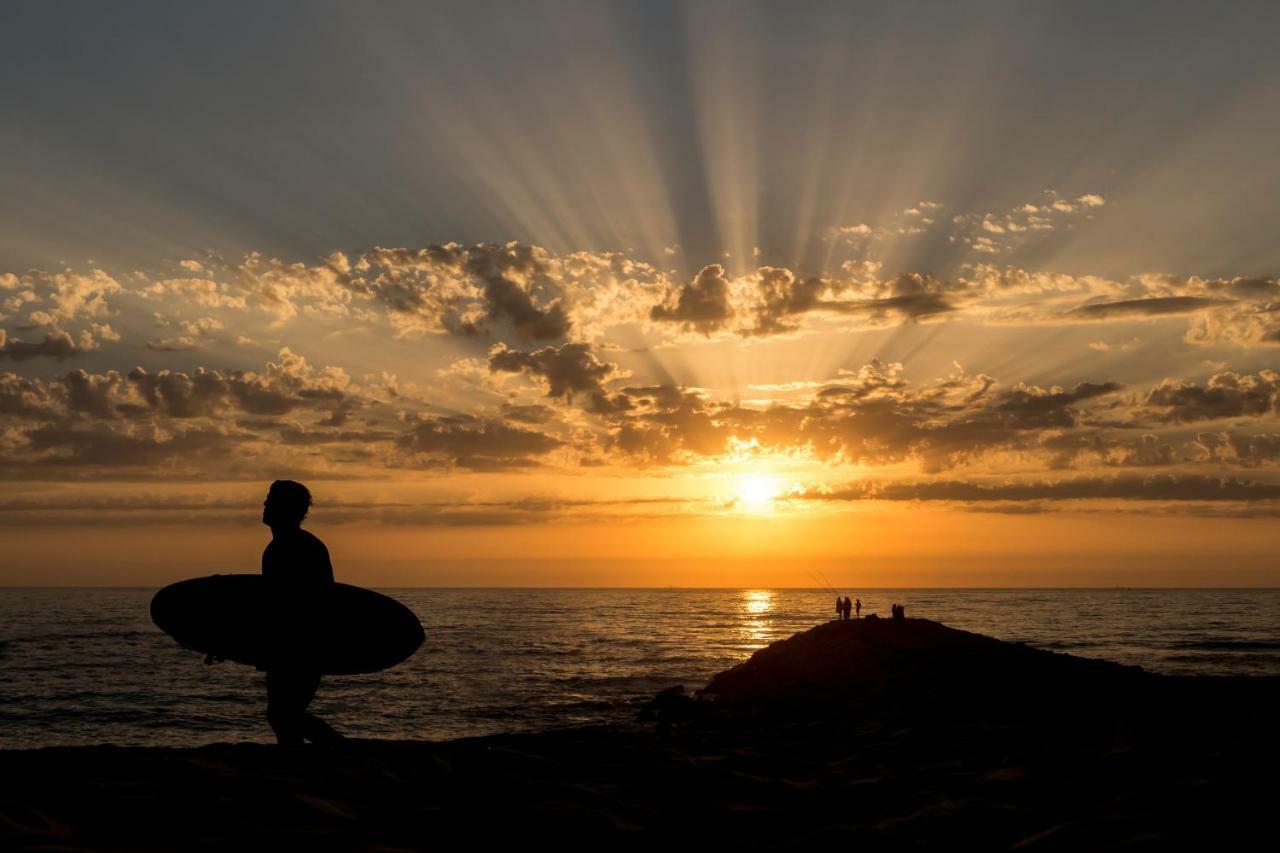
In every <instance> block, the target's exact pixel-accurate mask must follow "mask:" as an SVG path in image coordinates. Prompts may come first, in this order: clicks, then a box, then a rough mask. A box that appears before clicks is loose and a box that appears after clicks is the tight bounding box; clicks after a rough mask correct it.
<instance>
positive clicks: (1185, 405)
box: [1144, 370, 1280, 423]
mask: <svg viewBox="0 0 1280 853" xmlns="http://www.w3.org/2000/svg"><path fill="white" fill-rule="evenodd" d="M1144 402H1145V405H1146V406H1147V407H1148V408H1150V409H1154V410H1157V416H1158V417H1159V418H1160V419H1161V420H1163V421H1169V422H1176V423H1187V422H1192V421H1209V420H1216V419H1219V418H1238V417H1258V416H1263V415H1268V414H1271V413H1274V412H1276V411H1277V410H1280V374H1277V373H1275V371H1271V370H1262V371H1259V372H1258V373H1257V374H1256V375H1250V374H1242V373H1237V372H1235V371H1233V370H1224V371H1222V372H1221V373H1217V374H1214V375H1213V376H1211V377H1210V378H1209V381H1208V382H1206V383H1204V384H1203V385H1202V384H1199V383H1196V382H1180V381H1177V380H1174V379H1165V380H1164V381H1163V382H1161V383H1160V384H1159V385H1157V386H1156V387H1155V388H1152V389H1151V391H1150V393H1148V394H1147V396H1146V399H1145V401H1144Z"/></svg>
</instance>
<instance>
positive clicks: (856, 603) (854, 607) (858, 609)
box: [853, 598, 862, 619]
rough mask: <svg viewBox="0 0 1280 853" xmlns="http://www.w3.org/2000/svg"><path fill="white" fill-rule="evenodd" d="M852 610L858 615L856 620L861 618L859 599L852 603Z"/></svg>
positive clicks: (860, 602)
mask: <svg viewBox="0 0 1280 853" xmlns="http://www.w3.org/2000/svg"><path fill="white" fill-rule="evenodd" d="M853 609H854V611H855V612H856V613H857V614H858V618H859V619H861V618H862V599H861V598H859V599H858V600H857V601H855V602H854V603H853Z"/></svg>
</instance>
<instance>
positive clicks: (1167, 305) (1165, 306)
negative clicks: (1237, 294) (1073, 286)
mask: <svg viewBox="0 0 1280 853" xmlns="http://www.w3.org/2000/svg"><path fill="white" fill-rule="evenodd" d="M1229 302H1230V301H1229V300H1225V299H1212V298H1209V297H1204V296H1154V297H1150V298H1146V299H1122V300H1119V301H1117V302H1096V303H1092V304H1089V305H1081V306H1080V307H1078V308H1074V309H1072V310H1071V311H1068V312H1067V314H1066V316H1067V317H1068V318H1071V319H1076V320H1109V319H1111V318H1114V317H1122V318H1127V317H1160V316H1164V315H1166V314H1189V313H1192V312H1194V311H1203V310H1205V309H1206V308H1216V307H1220V306H1222V305H1227V304H1229Z"/></svg>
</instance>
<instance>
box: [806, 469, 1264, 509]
mask: <svg viewBox="0 0 1280 853" xmlns="http://www.w3.org/2000/svg"><path fill="white" fill-rule="evenodd" d="M792 499H794V500H806V501H863V500H880V501H957V502H988V501H1017V502H1023V501H1090V500H1123V501H1259V500H1265V501H1274V500H1280V484H1276V483H1260V482H1256V481H1252V480H1239V479H1236V478H1234V477H1206V476H1200V475H1177V474H1167V475H1166V474H1161V475H1155V476H1151V477H1133V476H1121V477H1078V478H1072V479H1065V480H1029V481H1023V482H1003V483H999V482H998V483H982V482H974V481H968V480H944V481H931V482H896V483H883V482H863V483H856V484H852V485H848V486H845V487H842V488H839V489H832V490H826V491H823V490H813V491H808V492H805V493H803V494H801V495H796V496H794V497H793V498H792Z"/></svg>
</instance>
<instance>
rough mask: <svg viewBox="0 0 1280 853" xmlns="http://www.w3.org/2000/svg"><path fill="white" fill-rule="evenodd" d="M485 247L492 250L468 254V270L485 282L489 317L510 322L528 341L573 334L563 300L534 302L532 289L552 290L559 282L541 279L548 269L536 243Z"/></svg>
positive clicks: (516, 331)
mask: <svg viewBox="0 0 1280 853" xmlns="http://www.w3.org/2000/svg"><path fill="white" fill-rule="evenodd" d="M485 248H489V249H490V251H473V252H471V253H470V254H469V255H468V257H467V270H468V272H470V273H471V274H472V275H474V276H475V277H476V278H478V279H479V280H480V281H481V282H483V291H484V300H485V303H486V305H487V309H488V310H487V315H488V318H489V320H490V321H493V322H499V323H501V322H506V323H509V324H510V326H511V328H512V329H513V330H514V332H515V334H516V336H517V337H519V338H521V339H522V340H526V341H550V340H557V339H559V338H563V337H564V336H565V335H567V334H569V328H570V326H571V325H572V324H571V323H570V320H569V316H568V314H567V313H566V312H565V308H564V305H563V303H561V302H560V301H559V300H558V299H553V300H552V301H551V302H550V304H548V305H545V306H543V307H539V306H538V305H535V304H534V294H533V292H532V291H536V290H539V289H541V290H543V291H544V292H551V291H554V290H555V289H558V285H553V284H552V283H551V282H549V281H546V282H543V281H540V279H547V278H548V269H547V266H546V264H545V262H543V261H542V260H541V259H540V258H539V257H538V254H537V252H536V251H534V249H533V247H530V246H523V245H518V244H509V245H508V246H505V247H503V249H502V250H493V247H485ZM521 282H524V284H522V283H521ZM540 285H542V286H541V287H540ZM469 328H475V327H474V326H471V327H469Z"/></svg>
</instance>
